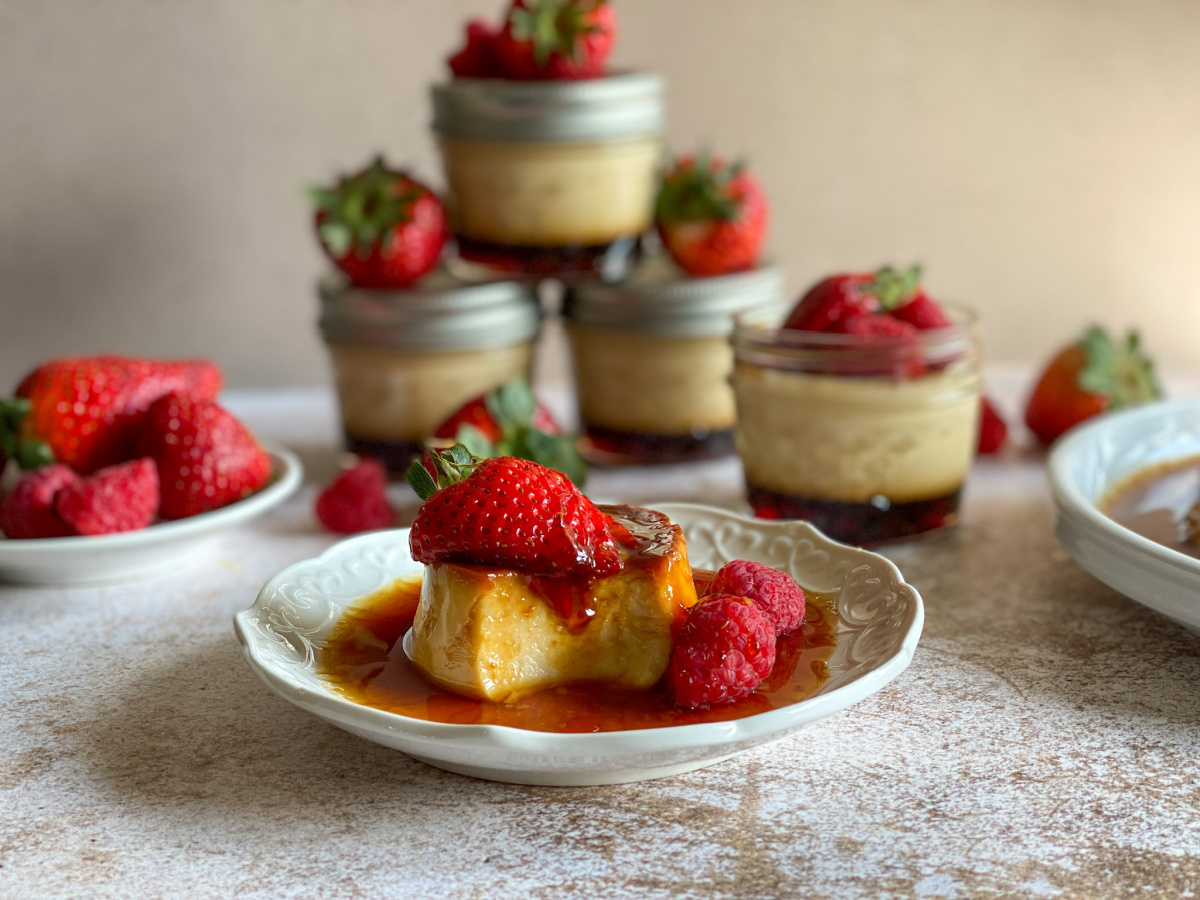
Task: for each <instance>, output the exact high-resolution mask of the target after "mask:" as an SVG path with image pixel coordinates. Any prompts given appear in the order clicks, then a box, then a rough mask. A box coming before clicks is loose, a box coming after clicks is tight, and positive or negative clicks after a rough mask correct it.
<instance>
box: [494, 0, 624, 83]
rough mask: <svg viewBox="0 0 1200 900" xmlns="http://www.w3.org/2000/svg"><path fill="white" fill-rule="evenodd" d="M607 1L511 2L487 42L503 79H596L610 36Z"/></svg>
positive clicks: (613, 21) (612, 25)
mask: <svg viewBox="0 0 1200 900" xmlns="http://www.w3.org/2000/svg"><path fill="white" fill-rule="evenodd" d="M616 34H617V18H616V14H615V13H614V12H613V8H612V4H610V3H608V2H607V0H514V2H513V4H512V6H510V7H509V10H508V15H507V16H506V17H505V20H504V27H503V28H502V29H501V31H500V33H499V34H498V35H497V36H496V38H495V40H494V42H493V48H494V52H495V54H496V58H497V59H498V60H499V62H500V68H501V70H502V71H503V74H504V76H505V77H507V78H512V79H514V80H517V81H540V80H557V79H562V80H577V79H584V78H598V77H600V76H601V75H603V74H604V65H605V62H606V61H607V60H608V56H609V54H610V53H611V52H612V46H613V41H614V40H616Z"/></svg>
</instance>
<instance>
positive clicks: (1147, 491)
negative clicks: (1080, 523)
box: [1099, 456, 1200, 559]
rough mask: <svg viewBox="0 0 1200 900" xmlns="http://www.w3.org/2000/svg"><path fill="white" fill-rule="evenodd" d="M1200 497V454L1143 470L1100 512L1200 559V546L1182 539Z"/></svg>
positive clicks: (1113, 493)
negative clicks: (1189, 511)
mask: <svg viewBox="0 0 1200 900" xmlns="http://www.w3.org/2000/svg"><path fill="white" fill-rule="evenodd" d="M1198 500H1200V456H1193V457H1188V458H1186V459H1181V460H1172V461H1171V462H1166V463H1161V464H1159V465H1156V466H1151V467H1150V468H1148V469H1143V470H1142V471H1140V472H1137V473H1136V474H1134V475H1133V476H1132V477H1130V478H1127V479H1126V480H1125V481H1123V482H1121V483H1120V484H1118V485H1117V486H1116V487H1115V488H1113V490H1111V491H1110V492H1109V493H1108V494H1107V495H1106V496H1105V497H1104V499H1103V500H1101V501H1100V504H1099V506H1100V511H1101V512H1103V513H1104V514H1105V515H1107V516H1108V517H1109V518H1111V519H1112V520H1113V521H1115V522H1117V523H1118V524H1120V525H1124V526H1125V527H1126V528H1128V529H1129V530H1130V531H1133V532H1136V533H1137V534H1140V535H1141V536H1142V537H1144V538H1149V539H1150V540H1152V541H1154V542H1156V543H1159V544H1162V545H1163V546H1164V547H1170V548H1171V549H1172V550H1175V551H1177V552H1179V553H1183V554H1186V555H1187V556H1194V557H1196V558H1198V559H1200V547H1197V546H1196V545H1195V544H1189V543H1187V542H1185V541H1184V540H1183V528H1182V526H1181V522H1182V521H1183V518H1184V517H1185V516H1186V515H1187V513H1188V510H1189V509H1191V508H1192V507H1193V506H1194V505H1195V504H1196V502H1197V501H1198Z"/></svg>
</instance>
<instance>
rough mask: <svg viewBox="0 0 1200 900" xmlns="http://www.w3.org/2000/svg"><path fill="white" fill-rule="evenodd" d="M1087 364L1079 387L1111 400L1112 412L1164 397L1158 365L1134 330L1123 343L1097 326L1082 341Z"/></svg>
mask: <svg viewBox="0 0 1200 900" xmlns="http://www.w3.org/2000/svg"><path fill="white" fill-rule="evenodd" d="M1078 344H1079V346H1080V347H1081V348H1082V350H1083V353H1084V358H1085V362H1084V364H1083V368H1082V369H1080V370H1079V386H1080V387H1081V388H1082V389H1083V390H1085V391H1087V392H1088V393H1089V394H1099V395H1101V396H1103V397H1107V398H1108V405H1109V408H1110V409H1120V408H1121V407H1124V406H1134V405H1136V404H1138V403H1145V402H1146V401H1148V400H1155V399H1158V398H1159V397H1161V396H1162V390H1161V388H1159V386H1158V380H1157V378H1156V377H1155V374H1154V363H1153V361H1151V359H1150V358H1149V357H1148V356H1146V354H1145V353H1144V352H1143V351H1142V348H1141V337H1140V336H1139V335H1138V333H1137V331H1135V330H1132V329H1131V330H1130V331H1129V332H1127V333H1126V335H1125V338H1124V340H1123V341H1119V342H1118V341H1114V340H1113V339H1112V338H1111V337H1110V336H1109V334H1108V332H1107V331H1105V330H1104V329H1103V328H1102V327H1100V326H1099V325H1093V326H1091V327H1090V328H1088V329H1087V331H1085V332H1084V333H1083V336H1082V337H1080V339H1079V341H1078Z"/></svg>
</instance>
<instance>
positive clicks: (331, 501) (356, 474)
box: [315, 457, 396, 534]
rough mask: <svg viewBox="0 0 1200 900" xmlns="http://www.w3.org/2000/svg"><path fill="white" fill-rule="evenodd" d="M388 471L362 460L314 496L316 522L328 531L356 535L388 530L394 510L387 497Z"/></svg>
mask: <svg viewBox="0 0 1200 900" xmlns="http://www.w3.org/2000/svg"><path fill="white" fill-rule="evenodd" d="M387 482H388V479H387V468H386V467H385V466H384V464H383V463H382V462H380V461H379V460H377V459H372V458H370V457H365V458H363V459H360V460H358V461H357V462H356V463H355V464H354V465H353V466H351V467H350V468H349V469H346V471H344V472H342V473H341V474H340V475H338V477H337V478H335V479H334V480H333V481H332V482H330V483H329V484H328V485H327V486H326V487H325V489H324V490H322V491H321V493H320V494H318V495H317V502H316V507H315V510H316V514H317V519H318V521H320V523H321V524H322V525H324V526H325V527H326V528H327V529H329V530H330V531H335V532H337V533H339V534H358V533H359V532H361V531H374V530H376V529H379V528H391V527H392V526H393V525H395V524H396V511H395V510H394V509H392V505H391V504H390V503H389V502H388V498H387Z"/></svg>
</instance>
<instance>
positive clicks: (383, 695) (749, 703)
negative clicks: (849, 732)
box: [317, 570, 836, 733]
mask: <svg viewBox="0 0 1200 900" xmlns="http://www.w3.org/2000/svg"><path fill="white" fill-rule="evenodd" d="M694 577H695V581H696V582H697V584H698V586H700V587H702V586H703V583H705V582H706V581H707V580H709V579H711V577H712V573H708V572H704V571H702V570H696V571H695V574H694ZM805 596H806V598H807V603H806V604H805V613H804V624H803V625H802V626H801V627H800V628H799V629H798V630H797V631H794V632H793V633H792V634H789V635H784V636H782V637H780V638H779V641H778V644H777V645H776V651H775V652H776V655H775V668H774V669H773V670H772V671H771V674H770V675H769V676H768V677H767V678H766V680H764V681H763V683H762V684H761V685H759V688H758V690H757V691H755V693H753V694H751V695H750V696H749V697H747V698H745V699H744V700H739V701H737V702H736V703H729V704H726V705H724V706H719V707H714V708H712V709H700V710H688V709H679V708H678V707H676V706H675V704H674V703H673V702H672V701H671V698H670V696H669V695H668V694H667V692H666V690H665V689H664V688H663V687H662V684H661V682H660V683H659V684H658V685H655V686H654V687H653V688H651V689H650V690H648V691H615V690H613V689H612V688H610V687H607V686H605V685H599V684H588V683H578V684H573V685H566V686H563V687H557V688H548V689H547V690H544V691H540V692H539V693H536V694H533V695H531V696H529V697H525V698H523V699H522V700H520V701H518V702H516V703H511V704H506V703H492V702H489V701H487V700H473V699H471V698H468V697H460V696H459V695H457V694H452V693H450V692H449V691H444V690H442V689H441V688H438V687H435V686H434V685H433V684H431V683H430V682H428V681H426V680H425V677H424V676H423V675H422V674H421V672H420V670H418V669H417V667H416V666H414V665H413V664H412V663H411V662H410V661H409V659H408V657H407V656H405V654H404V649H403V647H402V646H401V645H402V643H403V638H404V634H405V632H407V631H408V629H409V628H410V627H412V623H413V617H414V616H415V615H416V611H417V602H418V601H419V600H420V598H421V578H420V576H414V577H412V578H402V579H399V580H397V581H395V582H394V583H393V584H391V585H390V586H389V587H386V588H383V589H382V590H379V591H376V592H375V593H373V594H370V595H368V596H366V597H364V598H363V599H361V600H359V601H358V602H357V603H355V604H354V605H353V606H351V607H349V608H348V609H347V610H346V611H345V612H344V613H343V614H342V617H341V619H340V620H339V621H338V623H337V625H336V626H334V629H333V631H332V632H331V633H330V636H329V638H328V639H326V641H325V644H324V646H323V647H322V649H321V651H320V653H319V655H318V657H317V671H318V673H319V674H320V675H321V677H322V678H324V679H325V680H326V681H328V682H329V683H330V684H331V685H332V686H333V688H334V689H335V690H336V691H337V692H338V693H339V694H341V695H342V696H344V697H346V698H347V699H349V700H353V701H354V702H355V703H361V704H363V705H364V706H373V707H375V708H376V709H382V710H387V711H388V712H394V713H398V714H400V715H402V716H409V717H410V718H414V719H424V720H426V721H430V722H446V723H449V724H454V725H507V726H509V727H512V728H524V729H526V730H529V731H551V732H559V733H571V732H574V733H587V732H596V731H625V730H630V729H637V728H664V727H667V726H669V725H691V724H694V723H696V722H721V721H726V720H729V719H741V718H743V717H745V716H752V715H755V714H757V713H760V712H766V711H767V710H770V709H776V708H778V707H781V706H787V705H789V704H792V703H796V702H797V701H799V700H804V699H805V698H807V697H811V696H812V695H813V694H815V693H816V691H817V689H818V688H819V687H820V686H821V684H822V682H824V681H825V679H826V678H827V677H828V670H827V669H826V666H825V662H826V660H828V659H829V656H830V654H831V653H832V652H833V646H834V642H835V638H836V633H835V631H834V628H833V623H832V621H831V619H830V613H829V612H828V610H829V609H831V608H832V603H831V602H830V601H829V600H828V599H827V598H824V597H822V596H821V595H820V594H815V593H810V592H808V591H806V592H805Z"/></svg>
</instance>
